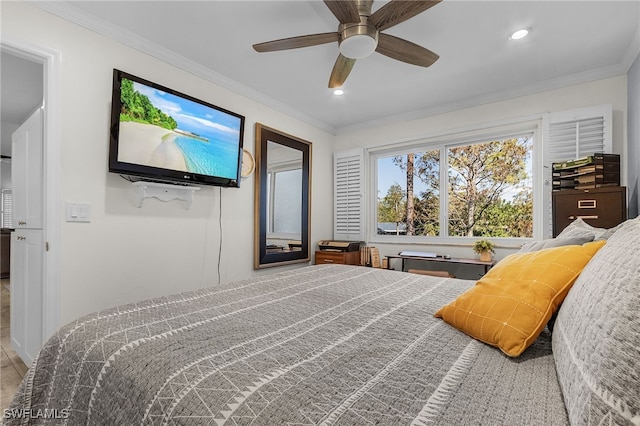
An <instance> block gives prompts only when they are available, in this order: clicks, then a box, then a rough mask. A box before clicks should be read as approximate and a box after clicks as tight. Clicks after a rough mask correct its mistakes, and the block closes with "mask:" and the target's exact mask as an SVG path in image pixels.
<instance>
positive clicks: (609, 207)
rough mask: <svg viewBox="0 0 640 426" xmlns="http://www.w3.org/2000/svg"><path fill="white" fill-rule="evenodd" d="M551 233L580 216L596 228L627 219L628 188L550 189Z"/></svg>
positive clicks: (556, 232)
mask: <svg viewBox="0 0 640 426" xmlns="http://www.w3.org/2000/svg"><path fill="white" fill-rule="evenodd" d="M551 195H552V201H553V202H552V204H553V236H554V237H555V236H557V235H558V234H559V233H560V232H561V231H562V230H563V229H564V228H566V227H567V225H569V224H570V223H571V222H573V221H574V220H576V219H578V218H582V219H583V220H584V221H585V222H587V223H588V224H589V225H592V226H595V227H598V228H612V227H614V226H616V225H618V224H620V223H622V222H624V221H625V220H627V188H626V187H624V186H609V187H604V188H595V189H584V190H576V189H567V190H562V191H553V192H552V194H551Z"/></svg>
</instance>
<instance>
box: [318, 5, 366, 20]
mask: <svg viewBox="0 0 640 426" xmlns="http://www.w3.org/2000/svg"><path fill="white" fill-rule="evenodd" d="M324 4H326V5H327V7H328V8H329V10H330V11H331V13H333V15H334V16H335V17H336V18H337V19H338V21H339V22H340V23H341V24H348V23H351V22H360V14H359V13H358V7H357V6H356V3H355V2H353V1H348V0H324Z"/></svg>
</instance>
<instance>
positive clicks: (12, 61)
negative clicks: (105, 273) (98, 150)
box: [0, 37, 61, 339]
mask: <svg viewBox="0 0 640 426" xmlns="http://www.w3.org/2000/svg"><path fill="white" fill-rule="evenodd" d="M0 55H1V56H0V66H1V67H2V69H1V74H0V76H1V80H0V84H1V85H2V90H1V91H0V96H1V99H0V119H1V120H2V123H1V124H2V131H1V137H2V139H1V144H0V149H1V154H2V157H3V158H2V163H1V166H0V167H1V169H0V179H1V180H0V186H2V187H3V188H5V189H6V190H5V191H4V192H5V193H7V194H9V193H10V192H11V191H13V190H15V183H14V182H12V181H11V175H12V173H11V168H12V167H13V166H14V164H12V163H15V159H12V158H11V157H12V153H11V135H12V134H13V133H14V132H15V130H16V129H18V127H19V126H20V125H21V124H22V123H23V122H24V121H25V120H27V119H28V118H29V116H31V115H32V114H33V113H34V111H36V110H37V109H38V108H39V107H43V111H44V113H43V115H42V118H43V123H44V124H43V144H42V146H43V151H42V165H41V167H42V173H43V174H42V175H43V179H42V180H43V186H42V188H43V190H42V193H43V197H42V207H41V208H42V211H43V214H42V217H43V223H42V234H43V238H42V240H43V248H45V249H43V250H42V251H41V256H42V258H41V261H42V271H43V273H42V303H41V304H38V306H37V307H34V312H35V309H36V308H39V309H38V311H39V312H38V313H39V315H38V316H39V317H40V318H39V319H38V321H40V324H41V329H42V336H43V338H44V339H46V338H48V337H49V336H51V335H52V334H53V333H54V332H55V330H57V329H58V327H59V326H60V253H59V251H60V250H59V245H60V244H59V241H60V237H59V235H60V224H61V223H60V205H61V203H60V194H59V193H60V183H59V182H60V140H61V138H60V126H59V119H58V118H57V112H59V111H60V106H59V100H58V96H57V93H58V85H59V82H58V70H59V63H60V59H59V58H60V54H59V52H56V51H53V50H51V49H49V48H47V47H42V46H37V45H33V44H32V43H25V42H21V41H19V40H13V39H11V38H8V37H7V38H3V40H2V41H1V42H0ZM12 160H13V161H12ZM14 199H15V198H14ZM6 213H7V214H6V215H5V216H10V215H9V213H11V212H10V211H8V212H6ZM6 219H7V220H6V223H5V225H6V227H7V228H9V229H11V227H14V228H15V227H16V226H17V225H16V223H13V224H11V223H10V219H11V218H10V217H7V218H6ZM8 275H9V280H11V278H10V277H11V271H9V272H8ZM9 287H10V286H9Z"/></svg>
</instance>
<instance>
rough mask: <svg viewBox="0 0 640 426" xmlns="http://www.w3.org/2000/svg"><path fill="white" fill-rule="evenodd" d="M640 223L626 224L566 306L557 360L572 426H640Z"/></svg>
mask: <svg viewBox="0 0 640 426" xmlns="http://www.w3.org/2000/svg"><path fill="white" fill-rule="evenodd" d="M639 306H640V220H635V219H634V220H628V221H626V222H625V223H624V224H623V225H622V226H621V227H620V228H619V229H618V231H617V232H615V233H614V234H613V235H612V236H611V238H609V239H608V240H607V243H606V244H605V246H604V247H602V248H601V249H600V250H599V251H598V252H597V253H596V255H595V256H594V257H593V258H592V259H591V261H590V262H589V263H588V264H587V266H586V267H585V268H584V270H583V271H582V273H581V274H580V276H579V277H578V279H577V280H576V282H575V284H574V285H573V287H572V288H571V290H570V291H569V294H568V295H567V297H566V298H565V300H564V302H563V303H562V307H561V308H560V310H559V312H558V318H557V320H556V323H555V326H554V329H553V338H552V343H553V357H554V359H555V363H556V371H557V374H558V380H559V382H560V387H561V389H562V394H563V396H564V400H565V404H566V407H567V413H568V414H569V420H570V422H571V424H585V425H586V424H591V425H596V424H616V425H622V424H629V425H631V424H638V423H640V386H639V385H638V384H639V383H640V369H639V368H638V360H640V310H639V309H638V307H639Z"/></svg>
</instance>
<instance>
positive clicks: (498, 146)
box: [373, 131, 534, 238]
mask: <svg viewBox="0 0 640 426" xmlns="http://www.w3.org/2000/svg"><path fill="white" fill-rule="evenodd" d="M533 139H534V133H533V131H529V132H524V133H514V134H509V135H507V136H501V137H484V138H481V139H476V140H467V141H464V142H451V143H440V144H437V143H430V144H426V143H425V146H414V147H412V148H407V149H404V150H402V151H394V152H382V153H376V154H373V159H374V164H375V167H376V170H377V173H376V178H377V182H376V190H377V204H376V229H377V234H378V235H395V236H398V235H403V236H406V237H405V238H418V237H478V236H486V237H510V238H529V237H532V236H533V165H532V164H533V162H532V154H533Z"/></svg>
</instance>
